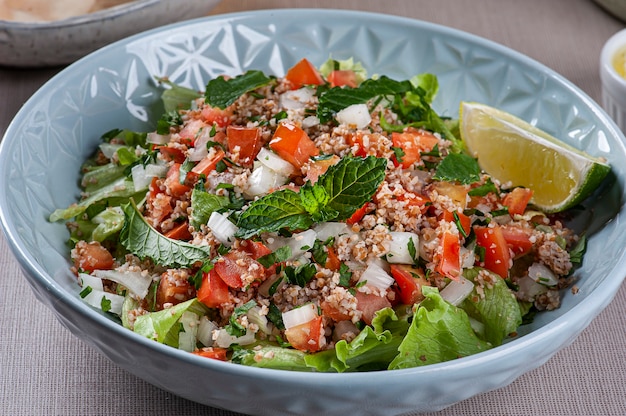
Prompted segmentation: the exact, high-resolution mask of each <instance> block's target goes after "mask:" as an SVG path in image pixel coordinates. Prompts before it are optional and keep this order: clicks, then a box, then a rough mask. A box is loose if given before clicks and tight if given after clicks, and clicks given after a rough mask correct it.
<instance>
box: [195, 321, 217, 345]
mask: <svg viewBox="0 0 626 416" xmlns="http://www.w3.org/2000/svg"><path fill="white" fill-rule="evenodd" d="M216 329H217V324H216V323H215V322H213V321H211V320H210V319H209V318H208V317H206V316H201V317H200V323H199V324H198V334H197V338H198V341H200V343H201V344H202V345H204V346H205V347H210V346H212V345H213V331H215V330H216Z"/></svg>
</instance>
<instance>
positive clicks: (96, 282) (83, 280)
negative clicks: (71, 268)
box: [78, 273, 104, 290]
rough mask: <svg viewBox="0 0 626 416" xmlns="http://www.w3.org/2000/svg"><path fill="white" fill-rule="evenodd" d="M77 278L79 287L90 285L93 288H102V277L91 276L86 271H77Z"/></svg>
mask: <svg viewBox="0 0 626 416" xmlns="http://www.w3.org/2000/svg"><path fill="white" fill-rule="evenodd" d="M78 278H79V279H80V286H81V287H87V286H89V287H91V288H92V289H95V290H104V285H103V284H102V279H100V278H99V277H96V276H92V275H90V274H87V273H79V274H78Z"/></svg>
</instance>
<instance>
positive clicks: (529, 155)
mask: <svg viewBox="0 0 626 416" xmlns="http://www.w3.org/2000/svg"><path fill="white" fill-rule="evenodd" d="M459 121H460V126H459V127H460V132H461V138H462V139H463V141H464V142H465V144H466V146H467V150H468V151H469V153H470V154H471V155H472V156H474V157H476V158H477V159H478V164H479V165H480V167H481V169H483V170H484V171H485V172H487V173H488V174H489V175H491V176H492V177H493V178H495V179H497V180H499V181H500V182H501V183H502V184H510V185H511V186H524V187H526V188H530V189H532V190H533V192H534V193H533V198H532V199H531V203H533V204H534V205H535V206H536V207H538V208H540V209H541V210H543V211H545V212H548V213H551V212H559V211H563V210H565V209H568V208H571V207H572V206H574V205H576V204H578V203H580V202H581V201H583V200H584V199H585V198H586V197H587V196H589V194H590V193H591V192H593V190H594V189H596V188H597V186H598V185H599V184H600V182H602V180H603V179H604V177H605V176H606V175H607V174H608V173H609V171H610V170H611V168H610V166H609V165H608V164H607V163H606V162H604V161H603V160H602V159H600V158H596V157H592V156H590V155H588V154H586V153H584V152H582V151H580V150H578V149H575V148H574V147H572V146H570V145H568V144H566V143H563V142H561V141H559V140H558V139H556V138H554V137H552V136H550V135H549V134H548V133H546V132H544V131H542V130H540V129H538V128H536V127H534V126H532V125H531V124H529V123H527V122H525V121H524V120H521V119H519V118H517V117H515V116H513V115H511V114H509V113H506V112H504V111H502V110H498V109H496V108H493V107H490V106H487V105H484V104H479V103H473V102H461V108H460V120H459Z"/></svg>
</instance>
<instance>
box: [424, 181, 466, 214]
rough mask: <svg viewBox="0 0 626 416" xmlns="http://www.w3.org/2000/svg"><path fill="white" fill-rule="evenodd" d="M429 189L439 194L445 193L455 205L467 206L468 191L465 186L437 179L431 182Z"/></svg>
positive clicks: (463, 207)
mask: <svg viewBox="0 0 626 416" xmlns="http://www.w3.org/2000/svg"><path fill="white" fill-rule="evenodd" d="M431 189H432V190H434V191H437V193H438V194H439V195H445V196H447V197H448V198H450V199H451V200H452V202H454V204H455V205H456V206H457V207H459V208H461V209H465V208H467V193H468V191H469V189H468V187H467V186H465V185H458V184H454V183H451V182H442V181H437V182H433V184H432V187H431Z"/></svg>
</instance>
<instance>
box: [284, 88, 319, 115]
mask: <svg viewBox="0 0 626 416" xmlns="http://www.w3.org/2000/svg"><path fill="white" fill-rule="evenodd" d="M314 95H315V92H314V91H313V89H311V88H307V87H304V88H300V89H298V90H293V91H287V92H285V93H283V94H281V96H280V98H279V102H280V106H281V107H283V108H284V109H286V110H299V109H301V108H304V107H305V106H306V104H307V103H310V102H311V101H312V100H313V96H314Z"/></svg>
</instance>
